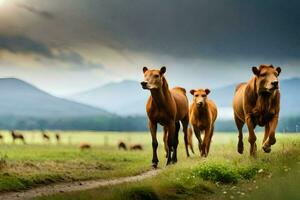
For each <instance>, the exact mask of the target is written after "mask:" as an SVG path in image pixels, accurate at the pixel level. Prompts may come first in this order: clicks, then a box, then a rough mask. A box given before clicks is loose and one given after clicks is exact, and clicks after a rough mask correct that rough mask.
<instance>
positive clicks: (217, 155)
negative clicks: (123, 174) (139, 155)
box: [38, 133, 300, 200]
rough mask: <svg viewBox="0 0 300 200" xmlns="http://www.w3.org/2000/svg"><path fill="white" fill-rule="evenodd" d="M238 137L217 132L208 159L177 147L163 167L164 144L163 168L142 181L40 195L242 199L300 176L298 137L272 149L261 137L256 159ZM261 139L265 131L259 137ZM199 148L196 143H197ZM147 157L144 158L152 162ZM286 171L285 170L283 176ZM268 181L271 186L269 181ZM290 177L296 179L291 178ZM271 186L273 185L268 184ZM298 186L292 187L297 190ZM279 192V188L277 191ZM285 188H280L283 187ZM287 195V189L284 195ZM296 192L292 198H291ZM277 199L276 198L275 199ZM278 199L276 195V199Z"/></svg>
mask: <svg viewBox="0 0 300 200" xmlns="http://www.w3.org/2000/svg"><path fill="white" fill-rule="evenodd" d="M236 137H237V136H236V135H233V134H229V135H226V134H219V133H217V134H215V136H214V141H213V143H212V146H211V152H210V155H209V156H208V158H206V159H202V158H200V157H199V156H198V155H199V152H197V153H196V155H193V156H192V158H186V157H185V155H184V154H185V153H184V150H183V145H182V143H183V142H182V138H181V140H180V141H181V144H180V148H179V159H178V163H177V164H176V165H173V166H169V167H164V165H162V163H163V164H164V162H165V160H164V158H163V148H160V151H159V152H160V160H161V162H162V163H161V164H160V167H161V168H163V171H162V172H161V173H160V174H159V175H158V176H156V177H153V178H150V179H147V180H144V181H142V182H138V183H130V184H122V185H118V186H114V187H102V188H97V189H92V190H88V191H83V192H72V193H66V194H56V195H53V196H48V197H41V198H38V199H54V200H62V199H67V200H68V199H82V200H85V199H99V197H100V196H101V199H104V200H110V199H120V200H121V199H122V200H127V199H128V200H129V199H136V200H138V199H244V198H249V199H253V198H252V197H256V198H258V197H260V198H258V199H265V196H264V195H263V194H264V191H265V190H266V191H268V190H269V191H270V192H269V193H270V194H269V195H270V196H272V195H273V196H274V193H272V192H271V191H272V185H273V184H272V180H273V179H274V182H275V184H276V186H275V188H282V187H284V185H282V184H285V183H284V182H282V181H280V180H277V179H278V177H279V178H280V177H284V176H289V177H290V179H291V178H292V177H299V170H300V165H299V163H300V136H298V135H292V134H290V135H280V134H278V135H277V143H276V145H275V146H273V148H272V153H270V154H265V153H263V152H262V150H260V147H261V145H260V141H258V149H259V150H258V158H257V159H253V158H251V157H250V156H249V155H248V154H249V149H248V148H249V145H248V142H246V139H245V152H244V155H239V154H238V153H237V152H236V142H237V138H236ZM258 138H262V135H258ZM195 147H196V145H195ZM150 159H151V157H148V158H147V159H146V160H150ZM282 172H284V174H282ZM266 180H267V181H268V182H269V183H268V184H269V187H267V188H268V190H267V188H265V187H266V185H265V183H266ZM291 180H292V179H291ZM291 182H293V183H294V184H295V186H294V187H290V188H291V189H290V190H291V191H292V192H294V193H293V194H290V196H291V199H295V198H293V197H294V196H295V195H297V194H298V193H296V191H297V189H295V188H298V187H299V186H300V185H299V181H298V182H297V181H296V180H293V181H291ZM270 186H271V187H270ZM293 188H294V189H293ZM279 191H280V190H279ZM281 191H282V190H281ZM283 194H284V193H283ZM293 195H294V196H293ZM271 199H273V198H271ZM274 199H275V198H274Z"/></svg>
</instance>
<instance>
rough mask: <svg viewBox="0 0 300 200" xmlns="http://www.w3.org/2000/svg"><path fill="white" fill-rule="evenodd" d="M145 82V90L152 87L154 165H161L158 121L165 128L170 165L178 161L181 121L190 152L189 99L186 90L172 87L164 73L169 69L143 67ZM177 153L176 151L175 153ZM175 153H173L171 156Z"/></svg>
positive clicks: (149, 107)
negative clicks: (157, 134)
mask: <svg viewBox="0 0 300 200" xmlns="http://www.w3.org/2000/svg"><path fill="white" fill-rule="evenodd" d="M143 72H144V81H143V82H141V85H142V87H143V89H148V90H150V92H151V96H150V97H149V99H148V102H147V105H146V111H147V115H148V118H149V128H150V132H151V136H152V149H153V158H152V166H153V167H154V168H156V167H157V163H158V158H157V147H158V142H157V138H156V132H157V124H158V123H159V124H160V125H162V126H163V127H164V143H165V150H166V152H167V165H168V164H170V163H176V162H177V146H178V132H179V129H180V122H179V121H181V123H182V126H183V132H184V141H185V148H186V154H187V156H189V152H188V135H187V128H188V123H189V112H188V99H187V97H186V92H185V89H183V88H180V87H176V88H173V89H171V90H170V89H169V86H168V83H167V80H166V78H165V76H164V74H165V72H166V68H165V67H162V68H161V69H160V70H149V69H148V68H147V67H144V68H143ZM172 152H173V153H172ZM171 154H172V155H171Z"/></svg>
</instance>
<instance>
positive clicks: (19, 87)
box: [0, 78, 109, 118]
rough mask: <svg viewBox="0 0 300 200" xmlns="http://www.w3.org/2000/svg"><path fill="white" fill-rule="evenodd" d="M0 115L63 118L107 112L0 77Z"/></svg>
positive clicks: (20, 81) (13, 79)
mask: <svg viewBox="0 0 300 200" xmlns="http://www.w3.org/2000/svg"><path fill="white" fill-rule="evenodd" d="M0 92H1V95H0V117H3V116H10V117H12V116H14V117H38V118H64V117H84V116H103V115H109V112H107V111H104V110H102V109H101V108H96V107H93V106H90V105H84V104H82V103H77V102H73V101H70V100H67V99H63V98H58V97H55V96H53V95H50V94H48V93H46V92H44V91H42V90H40V89H38V88H37V87H35V86H33V85H31V84H29V83H27V82H25V81H22V80H19V79H16V78H1V79H0Z"/></svg>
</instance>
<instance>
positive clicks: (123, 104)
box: [69, 78, 300, 120]
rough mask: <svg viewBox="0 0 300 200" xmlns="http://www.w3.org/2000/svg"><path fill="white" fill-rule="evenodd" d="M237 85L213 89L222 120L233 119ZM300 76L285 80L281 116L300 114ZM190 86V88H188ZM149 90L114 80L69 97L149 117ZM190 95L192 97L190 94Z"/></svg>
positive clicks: (128, 82) (134, 82)
mask: <svg viewBox="0 0 300 200" xmlns="http://www.w3.org/2000/svg"><path fill="white" fill-rule="evenodd" d="M235 86H236V84H232V85H228V86H224V87H220V88H216V89H212V90H211V91H212V92H211V94H210V98H211V99H213V100H214V101H215V102H216V104H217V106H218V108H219V110H220V113H219V114H220V115H219V118H220V119H226V120H228V119H232V117H231V115H232V98H233V94H234V90H235ZM299 87H300V78H293V79H286V80H281V82H280V90H281V116H285V117H286V116H288V117H291V116H300V106H299V102H300V89H299ZM187 89H189V88H187ZM148 96H149V91H144V90H142V89H141V87H140V84H139V82H137V81H122V82H119V83H110V84H107V85H104V86H102V87H98V88H96V89H92V90H89V91H86V92H82V93H78V94H75V95H72V96H71V97H69V98H70V99H72V100H74V101H78V102H81V103H85V104H89V105H92V106H97V107H99V108H103V109H105V110H108V111H110V112H114V113H116V114H121V115H143V116H145V113H146V112H145V105H146V101H147V98H148ZM188 96H189V98H190V99H191V96H190V95H189V94H188Z"/></svg>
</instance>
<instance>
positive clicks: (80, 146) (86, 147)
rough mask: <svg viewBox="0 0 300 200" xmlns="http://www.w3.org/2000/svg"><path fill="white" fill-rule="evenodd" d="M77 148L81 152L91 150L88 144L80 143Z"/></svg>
mask: <svg viewBox="0 0 300 200" xmlns="http://www.w3.org/2000/svg"><path fill="white" fill-rule="evenodd" d="M79 148H80V149H81V150H85V149H90V148H92V146H91V145H90V144H88V143H81V144H80V145H79Z"/></svg>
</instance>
